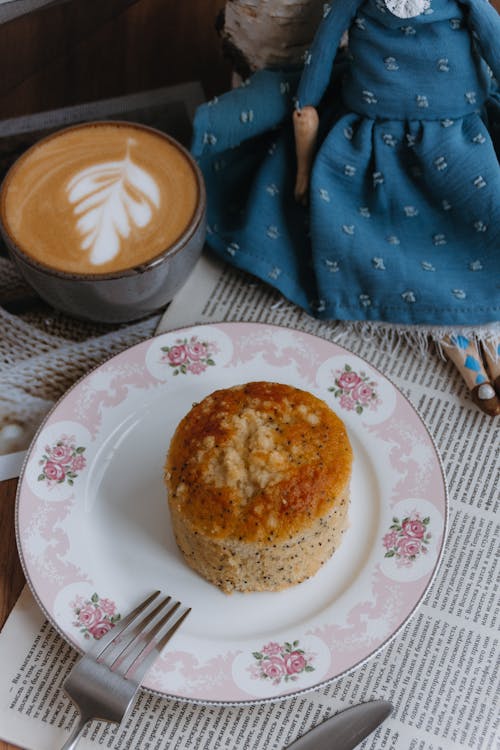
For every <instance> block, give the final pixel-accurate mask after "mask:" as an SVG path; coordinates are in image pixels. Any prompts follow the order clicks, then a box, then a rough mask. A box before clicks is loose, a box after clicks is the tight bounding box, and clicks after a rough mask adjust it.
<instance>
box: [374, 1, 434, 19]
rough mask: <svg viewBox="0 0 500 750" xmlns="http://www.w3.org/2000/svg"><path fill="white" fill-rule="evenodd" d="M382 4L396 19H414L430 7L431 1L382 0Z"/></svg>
mask: <svg viewBox="0 0 500 750" xmlns="http://www.w3.org/2000/svg"><path fill="white" fill-rule="evenodd" d="M384 3H385V6H386V8H387V10H389V11H390V12H391V13H392V14H393V15H394V16H397V17H398V18H415V17H416V16H420V15H422V13H425V11H426V10H429V8H430V7H431V0H384Z"/></svg>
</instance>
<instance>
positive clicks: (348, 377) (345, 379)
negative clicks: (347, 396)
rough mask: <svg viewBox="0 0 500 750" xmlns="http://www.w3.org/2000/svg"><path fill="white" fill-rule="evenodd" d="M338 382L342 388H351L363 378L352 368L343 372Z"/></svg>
mask: <svg viewBox="0 0 500 750" xmlns="http://www.w3.org/2000/svg"><path fill="white" fill-rule="evenodd" d="M337 382H338V385H339V386H340V388H347V389H348V390H350V389H351V388H354V387H355V386H356V385H358V383H360V382H361V378H360V377H359V375H356V373H355V372H352V370H351V371H350V372H343V373H342V375H341V376H340V377H339V379H338V381H337Z"/></svg>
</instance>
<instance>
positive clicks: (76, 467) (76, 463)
mask: <svg viewBox="0 0 500 750" xmlns="http://www.w3.org/2000/svg"><path fill="white" fill-rule="evenodd" d="M86 465H87V462H86V460H85V457H84V456H82V454H81V453H79V454H78V455H77V456H75V457H74V459H73V460H72V462H71V469H72V470H73V471H81V470H82V469H84V468H85V466H86Z"/></svg>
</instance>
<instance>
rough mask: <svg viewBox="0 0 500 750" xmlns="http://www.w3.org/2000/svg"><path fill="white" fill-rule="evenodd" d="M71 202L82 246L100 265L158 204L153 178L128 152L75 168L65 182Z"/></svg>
mask: <svg viewBox="0 0 500 750" xmlns="http://www.w3.org/2000/svg"><path fill="white" fill-rule="evenodd" d="M66 190H67V193H68V199H69V202H70V203H71V204H73V205H74V213H75V216H76V217H77V224H76V226H77V229H78V232H79V233H80V235H81V236H82V242H81V248H82V250H86V251H90V262H91V263H92V264H93V265H96V266H99V265H103V264H104V263H107V262H108V261H110V260H112V259H113V258H115V257H116V256H117V255H118V253H119V252H120V249H121V245H122V240H124V239H127V237H129V236H130V233H131V231H132V229H133V227H134V226H135V227H137V228H143V227H146V226H147V225H148V224H149V223H150V221H151V219H152V218H153V214H154V212H155V211H156V210H158V208H159V206H160V190H159V188H158V185H157V183H156V181H155V180H154V179H153V178H152V177H151V176H150V175H149V174H148V173H147V172H146V171H145V170H144V169H142V168H141V167H139V166H137V164H134V162H133V161H132V159H131V157H130V154H129V153H128V152H127V154H126V156H125V158H124V159H123V160H122V161H108V162H104V163H101V164H95V165H93V166H91V167H87V168H85V169H82V170H81V171H80V172H78V173H77V174H76V175H75V176H74V177H73V178H72V179H71V180H70V181H69V182H68V185H67V188H66Z"/></svg>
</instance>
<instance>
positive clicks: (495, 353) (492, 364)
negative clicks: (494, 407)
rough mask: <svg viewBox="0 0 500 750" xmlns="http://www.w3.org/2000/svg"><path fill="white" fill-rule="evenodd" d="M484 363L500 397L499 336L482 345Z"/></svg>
mask: <svg viewBox="0 0 500 750" xmlns="http://www.w3.org/2000/svg"><path fill="white" fill-rule="evenodd" d="M483 351H484V361H485V364H486V369H487V371H488V373H489V376H490V380H491V381H492V383H494V385H495V390H496V392H497V395H498V396H500V336H498V337H497V338H496V339H492V340H491V341H487V342H485V343H484V344H483Z"/></svg>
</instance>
